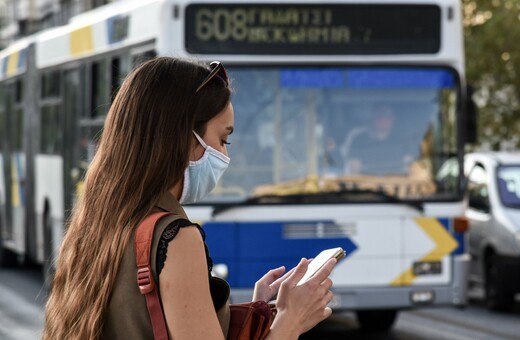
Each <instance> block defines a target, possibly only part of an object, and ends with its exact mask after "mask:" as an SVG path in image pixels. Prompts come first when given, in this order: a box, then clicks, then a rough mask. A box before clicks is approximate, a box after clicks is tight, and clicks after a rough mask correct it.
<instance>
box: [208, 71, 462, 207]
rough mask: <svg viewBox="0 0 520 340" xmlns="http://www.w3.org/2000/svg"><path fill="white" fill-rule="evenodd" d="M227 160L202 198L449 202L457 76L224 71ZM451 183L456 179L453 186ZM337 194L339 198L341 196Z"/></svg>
mask: <svg viewBox="0 0 520 340" xmlns="http://www.w3.org/2000/svg"><path fill="white" fill-rule="evenodd" d="M228 71H229V74H230V77H231V79H232V84H233V87H234V88H235V93H234V95H233V98H232V102H233V105H234V110H235V133H233V135H232V136H231V138H230V141H231V145H230V146H229V148H228V151H229V155H230V157H231V164H230V167H229V169H228V170H227V172H226V174H225V175H224V176H223V178H222V179H221V181H220V183H219V185H218V186H217V188H216V189H215V190H214V191H213V192H212V194H211V195H210V196H209V197H208V198H207V199H206V201H207V202H217V203H218V202H224V201H226V202H230V201H243V200H246V199H252V198H255V197H259V196H260V197H261V196H270V195H275V196H291V195H320V196H323V195H324V194H326V193H334V194H337V192H339V191H352V192H353V191H355V190H360V191H361V190H364V191H367V190H370V191H378V192H384V193H385V194H388V195H392V196H394V197H396V198H399V199H401V200H431V199H449V198H454V197H455V196H456V195H457V193H458V192H457V190H458V186H457V185H456V183H451V184H450V183H441V182H439V181H437V178H438V171H439V169H440V168H441V167H442V165H443V164H444V163H445V162H446V161H447V160H449V159H450V158H451V160H450V162H453V160H454V159H455V162H456V164H454V165H453V164H452V166H455V167H458V161H457V159H458V157H457V156H458V154H459V151H458V147H457V146H458V143H457V131H458V129H457V121H458V119H457V107H458V103H457V101H458V100H459V98H458V93H459V83H458V77H457V75H456V74H455V72H454V71H453V70H452V69H448V68H417V67H415V68H405V67H395V68H389V67H384V68H382V67H380V68H378V67H370V68H360V67H337V66H336V67H318V68H317V67H301V66H299V67H263V66H257V67H245V66H240V67H230V68H229V69H228ZM455 182H456V181H455ZM338 197H339V196H338Z"/></svg>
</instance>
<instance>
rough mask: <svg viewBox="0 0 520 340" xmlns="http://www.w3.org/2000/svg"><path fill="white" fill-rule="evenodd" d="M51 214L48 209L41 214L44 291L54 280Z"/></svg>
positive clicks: (50, 286) (49, 287)
mask: <svg viewBox="0 0 520 340" xmlns="http://www.w3.org/2000/svg"><path fill="white" fill-rule="evenodd" d="M50 216H51V214H50V212H49V210H48V209H45V213H44V214H43V264H42V276H43V286H44V288H45V290H47V291H50V289H51V288H52V280H53V279H54V272H55V268H54V261H53V258H54V256H53V255H54V254H53V250H52V249H53V247H52V244H53V242H52V221H51V217H50Z"/></svg>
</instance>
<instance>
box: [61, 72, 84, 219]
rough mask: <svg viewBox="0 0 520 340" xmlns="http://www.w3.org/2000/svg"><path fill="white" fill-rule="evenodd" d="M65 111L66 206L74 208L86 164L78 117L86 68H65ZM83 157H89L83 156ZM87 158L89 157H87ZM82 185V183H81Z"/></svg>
mask: <svg viewBox="0 0 520 340" xmlns="http://www.w3.org/2000/svg"><path fill="white" fill-rule="evenodd" d="M63 78H64V87H63V91H64V95H63V112H64V120H65V134H64V139H65V150H64V154H63V167H64V169H63V170H64V175H65V176H64V177H65V181H64V193H65V197H64V198H65V202H64V204H65V208H66V209H67V210H70V209H71V208H72V205H73V202H74V197H75V195H76V190H77V186H78V183H80V182H81V180H82V178H83V172H84V165H83V166H82V165H81V161H80V160H81V158H82V156H81V154H82V148H83V144H84V143H82V141H83V139H82V138H83V135H82V134H81V133H80V127H79V124H78V119H79V118H80V117H81V116H82V108H83V105H82V103H83V102H84V100H85V99H84V98H83V97H84V96H83V93H84V87H85V86H84V69H83V68H80V67H76V68H73V69H68V70H65V73H64V75H63ZM83 158H87V157H86V156H83ZM86 160H87V159H86ZM79 185H81V184H79Z"/></svg>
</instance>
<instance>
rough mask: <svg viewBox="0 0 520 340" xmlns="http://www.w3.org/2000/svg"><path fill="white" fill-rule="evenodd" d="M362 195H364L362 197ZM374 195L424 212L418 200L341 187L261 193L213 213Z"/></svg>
mask: <svg viewBox="0 0 520 340" xmlns="http://www.w3.org/2000/svg"><path fill="white" fill-rule="evenodd" d="M363 196H366V199H364V197H363ZM374 196H376V197H377V198H379V199H381V201H380V202H383V203H398V204H404V205H407V206H410V207H412V208H414V209H416V210H417V211H419V212H420V213H423V212H424V204H423V203H422V202H418V201H405V200H402V199H400V198H399V197H396V196H393V195H390V194H387V193H386V192H384V191H381V190H371V189H356V188H348V189H347V188H342V189H340V190H336V191H326V192H318V193H305V194H291V195H263V196H256V197H252V198H249V199H247V200H245V201H242V202H237V203H230V204H219V205H216V206H215V209H214V210H213V215H217V214H219V213H221V212H223V211H225V210H228V209H231V208H235V207H239V206H250V205H255V204H258V205H268V204H313V203H314V204H319V203H321V204H323V203H325V204H326V203H339V202H356V203H359V202H367V203H373V202H374Z"/></svg>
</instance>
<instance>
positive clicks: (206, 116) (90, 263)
mask: <svg viewBox="0 0 520 340" xmlns="http://www.w3.org/2000/svg"><path fill="white" fill-rule="evenodd" d="M208 72H209V71H208V69H207V68H206V67H203V66H201V65H198V64H197V63H193V62H188V61H184V60H179V59H174V58H168V57H161V58H156V59H153V60H151V61H148V62H146V63H144V64H142V65H141V66H140V67H138V68H137V69H136V70H134V71H133V72H132V73H131V74H130V75H129V76H128V77H127V79H126V80H125V81H124V83H123V84H122V86H121V88H120V90H119V93H118V94H117V96H116V98H115V99H114V102H113V104H112V106H111V108H110V111H109V113H108V116H107V118H106V122H105V126H104V130H103V135H102V137H101V141H100V144H99V148H98V150H97V152H96V155H95V157H94V159H93V161H92V163H91V165H90V167H89V169H88V171H87V173H86V177H85V186H84V192H83V194H82V195H81V197H80V199H79V200H78V203H77V204H76V206H75V208H74V211H73V214H72V216H71V220H70V223H69V227H68V230H67V232H66V235H65V238H64V240H63V244H62V247H61V249H60V255H59V258H58V264H57V269H56V275H55V278H54V282H53V288H52V291H51V294H50V296H49V300H48V302H47V306H46V315H45V329H44V332H43V339H52V340H54V339H67V340H70V339H81V340H88V339H98V338H99V336H100V333H101V331H102V329H103V319H104V313H105V310H106V308H107V305H108V302H109V299H110V295H111V292H112V288H113V286H114V283H115V280H116V275H117V272H118V269H119V265H120V263H121V259H122V257H123V252H124V249H125V247H126V245H127V243H128V242H129V241H130V237H131V235H132V232H133V230H134V229H135V227H136V226H137V225H138V223H139V222H140V221H141V220H142V219H143V218H144V217H145V216H146V215H147V214H149V213H150V212H151V210H152V208H153V206H154V204H156V203H157V200H158V199H159V197H160V196H161V195H162V194H163V193H164V192H165V191H166V190H168V189H169V188H171V187H172V186H174V184H176V183H177V182H178V181H179V180H181V179H182V175H183V172H184V170H185V168H186V166H187V165H188V161H189V152H190V145H191V144H190V143H191V140H192V132H191V131H192V130H193V129H195V130H197V131H198V132H203V131H201V130H204V129H205V125H206V123H207V122H208V121H209V120H210V119H211V118H212V117H214V116H216V115H217V114H218V113H219V112H221V111H222V110H223V109H224V108H225V107H226V105H227V103H228V102H229V99H230V90H229V88H228V87H227V86H225V85H224V84H223V82H222V81H219V80H217V79H218V78H217V77H215V79H216V80H212V81H211V82H209V83H208V84H206V85H205V86H204V88H203V89H202V90H201V91H199V92H198V93H195V89H196V88H197V86H198V85H199V84H200V82H201V81H202V79H204V77H205V76H206V75H207V74H208Z"/></svg>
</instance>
